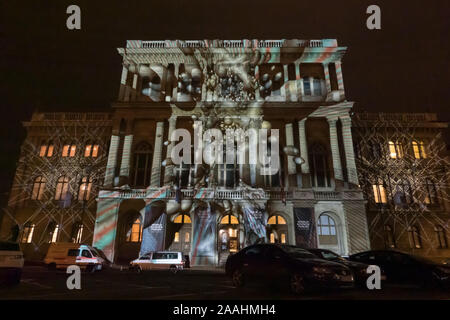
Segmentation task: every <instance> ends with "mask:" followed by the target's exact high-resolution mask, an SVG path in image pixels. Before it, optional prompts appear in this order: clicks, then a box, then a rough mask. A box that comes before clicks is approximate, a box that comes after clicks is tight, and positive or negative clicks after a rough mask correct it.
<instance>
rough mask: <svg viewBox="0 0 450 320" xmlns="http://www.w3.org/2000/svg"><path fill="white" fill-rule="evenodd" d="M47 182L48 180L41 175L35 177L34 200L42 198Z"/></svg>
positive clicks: (32, 196)
mask: <svg viewBox="0 0 450 320" xmlns="http://www.w3.org/2000/svg"><path fill="white" fill-rule="evenodd" d="M46 182H47V180H46V179H45V178H44V177H41V176H39V177H37V178H36V179H34V183H33V192H32V193H31V199H32V200H42V195H43V194H44V189H45V183H46Z"/></svg>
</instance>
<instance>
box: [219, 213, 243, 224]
mask: <svg viewBox="0 0 450 320" xmlns="http://www.w3.org/2000/svg"><path fill="white" fill-rule="evenodd" d="M220 224H239V220H238V218H236V217H235V216H233V215H231V214H227V215H226V216H224V217H223V218H222V219H221V220H220Z"/></svg>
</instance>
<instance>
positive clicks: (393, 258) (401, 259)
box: [349, 250, 450, 287]
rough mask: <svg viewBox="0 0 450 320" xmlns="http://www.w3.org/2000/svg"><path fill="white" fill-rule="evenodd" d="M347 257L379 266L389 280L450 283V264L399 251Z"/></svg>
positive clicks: (396, 281)
mask: <svg viewBox="0 0 450 320" xmlns="http://www.w3.org/2000/svg"><path fill="white" fill-rule="evenodd" d="M349 259H350V260H351V261H357V262H362V263H367V264H372V265H377V266H379V267H380V269H381V270H382V271H383V272H384V273H385V274H386V277H387V281H389V282H394V283H405V284H415V285H420V286H440V287H448V286H449V284H450V266H448V265H447V266H446V265H444V264H438V263H435V262H433V261H431V260H428V259H426V258H423V257H419V256H415V255H410V254H407V253H403V252H400V251H395V250H375V251H366V252H361V253H357V254H354V255H351V256H350V257H349Z"/></svg>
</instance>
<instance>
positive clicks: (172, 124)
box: [164, 116, 177, 184]
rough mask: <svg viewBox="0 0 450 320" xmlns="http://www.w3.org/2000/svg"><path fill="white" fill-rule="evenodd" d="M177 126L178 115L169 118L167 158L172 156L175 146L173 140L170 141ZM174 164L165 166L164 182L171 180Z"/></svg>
mask: <svg viewBox="0 0 450 320" xmlns="http://www.w3.org/2000/svg"><path fill="white" fill-rule="evenodd" d="M176 126H177V117H176V116H171V117H170V119H169V132H168V134H167V140H168V141H169V144H168V145H167V152H166V159H169V158H171V152H172V148H173V142H170V137H171V136H172V132H173V131H174V130H175V129H176ZM173 169H174V166H173V165H170V166H167V165H166V167H165V170H164V184H168V183H169V182H170V175H171V171H173Z"/></svg>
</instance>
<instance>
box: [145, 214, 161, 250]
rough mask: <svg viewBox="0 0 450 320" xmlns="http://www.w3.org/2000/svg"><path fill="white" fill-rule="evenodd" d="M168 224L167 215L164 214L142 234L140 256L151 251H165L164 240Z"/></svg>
mask: <svg viewBox="0 0 450 320" xmlns="http://www.w3.org/2000/svg"><path fill="white" fill-rule="evenodd" d="M166 223H167V215H166V214H162V215H161V216H160V217H159V218H158V219H156V221H155V222H153V223H152V224H151V225H150V226H148V227H147V228H145V229H144V231H143V232H142V243H141V251H140V253H139V254H140V255H143V254H145V253H147V252H150V251H161V250H164V238H165V230H166Z"/></svg>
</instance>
